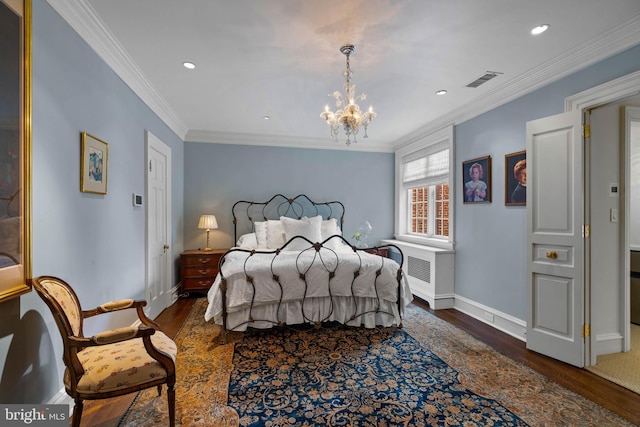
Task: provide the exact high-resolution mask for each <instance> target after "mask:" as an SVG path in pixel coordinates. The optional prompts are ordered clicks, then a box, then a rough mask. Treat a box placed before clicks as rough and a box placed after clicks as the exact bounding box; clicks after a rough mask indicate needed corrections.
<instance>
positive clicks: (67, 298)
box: [41, 280, 82, 335]
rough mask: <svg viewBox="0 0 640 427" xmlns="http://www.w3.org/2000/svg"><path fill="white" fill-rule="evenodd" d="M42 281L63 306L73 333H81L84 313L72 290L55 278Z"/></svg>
mask: <svg viewBox="0 0 640 427" xmlns="http://www.w3.org/2000/svg"><path fill="white" fill-rule="evenodd" d="M41 283H42V286H43V287H44V288H45V289H46V290H47V291H48V292H49V293H50V294H51V296H52V297H53V298H54V299H55V300H56V301H57V302H58V304H60V306H62V309H63V310H64V314H65V315H66V316H67V319H68V320H69V323H70V324H71V329H73V334H74V335H79V334H80V326H81V325H82V313H81V312H80V307H79V306H78V303H77V302H76V300H75V298H74V297H73V295H72V294H71V291H70V290H69V289H68V288H67V287H66V286H64V285H62V284H61V283H59V282H56V281H54V280H43V281H41Z"/></svg>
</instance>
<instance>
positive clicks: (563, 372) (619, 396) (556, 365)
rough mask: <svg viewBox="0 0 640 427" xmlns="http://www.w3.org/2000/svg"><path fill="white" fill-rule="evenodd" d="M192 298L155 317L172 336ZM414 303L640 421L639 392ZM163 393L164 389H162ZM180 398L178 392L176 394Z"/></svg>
mask: <svg viewBox="0 0 640 427" xmlns="http://www.w3.org/2000/svg"><path fill="white" fill-rule="evenodd" d="M194 302H195V300H194V299H193V298H181V299H179V300H178V301H177V302H176V303H175V304H174V305H172V306H171V307H169V308H167V309H166V310H164V311H163V312H162V313H161V314H160V316H158V318H157V319H156V321H157V322H158V323H159V324H160V325H161V328H162V330H163V332H165V333H166V334H167V335H168V336H170V337H173V336H175V334H176V333H177V332H178V330H179V329H180V326H181V325H182V323H183V322H184V320H185V318H186V317H187V315H188V314H189V312H190V311H191V308H192V306H193V303H194ZM415 303H416V304H417V305H419V306H421V307H423V308H425V309H426V310H429V311H431V312H432V313H433V314H435V315H436V316H438V317H440V318H441V319H443V320H446V321H447V322H449V323H451V324H453V325H455V326H457V327H458V328H460V329H462V330H464V331H466V332H468V333H469V334H471V335H472V336H474V337H475V338H477V339H479V340H481V341H483V342H485V343H486V344H488V345H490V346H492V347H493V348H495V349H496V350H498V351H499V352H501V353H502V354H504V355H506V356H509V357H511V358H512V359H514V360H517V361H519V362H521V363H523V364H525V365H527V366H529V367H530V368H532V369H534V370H536V371H538V372H540V373H541V374H543V375H546V376H547V377H548V378H550V379H552V380H554V381H556V382H557V383H559V384H561V385H563V386H565V387H566V388H568V389H570V390H573V391H574V392H576V393H578V394H581V395H582V396H584V397H586V398H588V399H590V400H592V401H594V402H596V403H598V404H600V405H602V406H603V407H605V408H607V409H609V410H611V411H612V412H615V413H617V414H618V415H620V416H622V417H623V418H626V419H627V420H629V421H631V422H633V423H634V424H636V425H640V395H638V394H636V393H634V392H632V391H629V390H627V389H625V388H623V387H620V386H619V385H617V384H614V383H612V382H610V381H607V380H605V379H603V378H601V377H599V376H597V375H595V374H592V373H591V372H589V371H587V370H585V369H580V368H576V367H573V366H570V365H567V364H565V363H562V362H559V361H557V360H554V359H551V358H549V357H546V356H542V355H540V354H538V353H535V352H532V351H529V350H527V349H526V346H525V343H523V342H522V341H520V340H518V339H516V338H513V337H511V336H510V335H507V334H505V333H503V332H500V331H498V330H497V329H494V328H492V327H491V326H488V325H486V324H484V323H482V322H480V321H478V320H476V319H474V318H472V317H470V316H467V315H465V314H463V313H460V312H459V311H457V310H453V309H451V310H438V311H433V310H430V309H429V308H428V306H427V304H426V303H422V302H421V301H419V300H416V301H415ZM163 395H164V390H163ZM134 396H135V394H132V395H129V396H125V397H121V398H114V399H109V400H96V401H91V402H87V403H86V404H85V409H84V414H83V417H82V425H83V426H93V427H115V426H117V425H118V422H119V421H120V418H121V417H122V415H123V414H124V413H125V411H126V410H127V408H128V407H129V405H130V404H131V402H132V401H133V398H134ZM177 398H178V399H179V398H180V397H179V396H178V397H177Z"/></svg>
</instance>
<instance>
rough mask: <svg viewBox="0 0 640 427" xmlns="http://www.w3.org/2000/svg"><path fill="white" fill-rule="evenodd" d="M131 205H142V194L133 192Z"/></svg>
mask: <svg viewBox="0 0 640 427" xmlns="http://www.w3.org/2000/svg"><path fill="white" fill-rule="evenodd" d="M133 206H142V194H136V193H133Z"/></svg>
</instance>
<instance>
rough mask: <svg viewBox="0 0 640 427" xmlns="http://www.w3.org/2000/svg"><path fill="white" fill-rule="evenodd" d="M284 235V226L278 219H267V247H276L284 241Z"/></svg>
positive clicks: (279, 246)
mask: <svg viewBox="0 0 640 427" xmlns="http://www.w3.org/2000/svg"><path fill="white" fill-rule="evenodd" d="M286 241H287V239H285V237H284V228H283V227H282V222H281V221H279V220H277V219H276V220H274V219H270V220H267V247H268V248H269V249H278V248H281V247H282V245H284V244H285V243H286Z"/></svg>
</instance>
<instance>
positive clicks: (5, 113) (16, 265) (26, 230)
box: [0, 0, 32, 337]
mask: <svg viewBox="0 0 640 427" xmlns="http://www.w3.org/2000/svg"><path fill="white" fill-rule="evenodd" d="M31 11H32V9H31V0H13V1H7V0H0V28H2V31H1V32H2V37H0V38H1V40H2V41H1V42H0V58H2V61H0V75H2V89H0V93H2V96H1V97H0V105H2V107H1V108H0V110H1V112H0V164H2V174H1V176H0V302H2V301H6V300H9V299H12V298H16V297H18V296H20V295H22V294H25V293H27V292H30V291H31V130H32V129H31ZM15 307H17V306H15ZM6 313H7V314H8V312H6ZM2 336H3V337H4V335H2Z"/></svg>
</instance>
